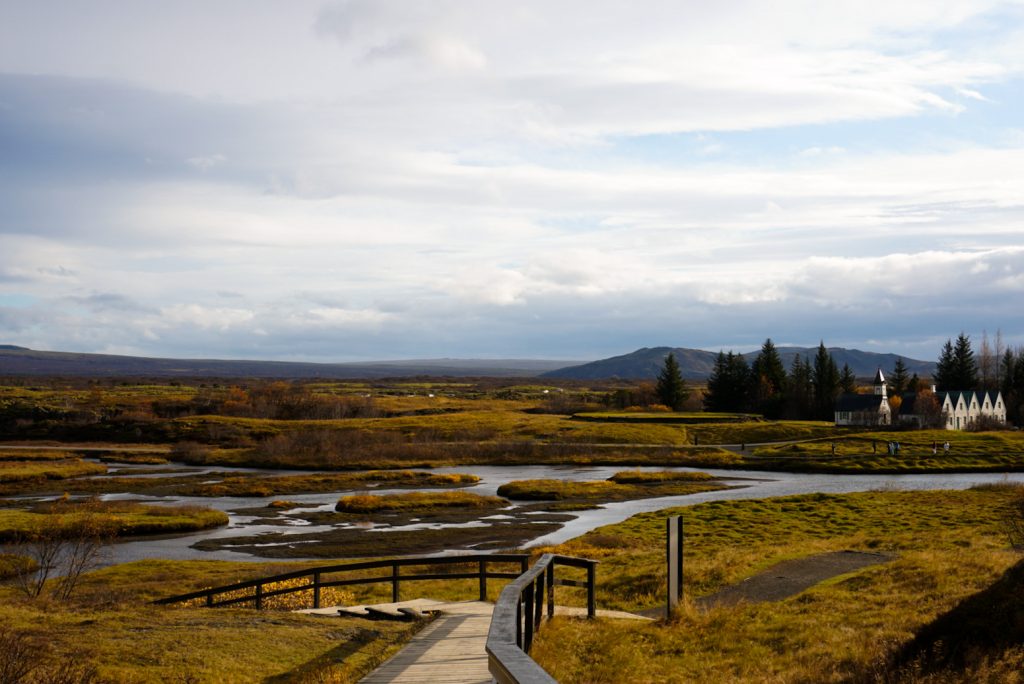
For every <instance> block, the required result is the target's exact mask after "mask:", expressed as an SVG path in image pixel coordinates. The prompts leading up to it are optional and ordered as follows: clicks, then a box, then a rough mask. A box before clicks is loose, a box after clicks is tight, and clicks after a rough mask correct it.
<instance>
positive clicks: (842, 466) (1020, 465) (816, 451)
mask: <svg viewBox="0 0 1024 684" xmlns="http://www.w3.org/2000/svg"><path fill="white" fill-rule="evenodd" d="M890 441H898V442H899V443H900V451H899V455H897V456H890V455H889V454H888V450H887V443H888V442H890ZM946 441H948V442H949V443H950V450H949V451H948V452H946V451H945V450H944V449H943V448H942V445H943V443H944V442H946ZM933 444H935V445H936V446H937V448H936V449H935V453H933V450H932V445H933ZM833 445H835V452H834V453H833V451H832V447H833ZM749 462H750V464H751V467H763V468H765V469H777V470H797V471H814V472H833V473H871V472H891V473H900V472H944V471H958V472H970V471H977V472H986V471H987V472H1005V471H1011V470H1020V469H1024V432H1022V431H1010V430H1007V431H999V432H979V433H972V432H954V431H947V430H920V431H899V432H865V433H859V434H855V435H847V436H844V437H836V438H827V439H819V440H815V441H810V442H802V443H800V444H789V445H784V446H771V447H759V448H758V449H756V450H755V451H754V453H753V458H750V459H749Z"/></svg>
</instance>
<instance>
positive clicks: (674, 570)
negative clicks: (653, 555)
mask: <svg viewBox="0 0 1024 684" xmlns="http://www.w3.org/2000/svg"><path fill="white" fill-rule="evenodd" d="M666 523H667V524H666V527H667V532H668V538H667V540H666V544H665V555H666V562H667V565H668V612H667V613H666V615H672V613H673V611H675V610H676V609H678V608H679V602H680V601H681V600H682V598H683V517H682V516H681V515H672V516H669V518H668V520H667V521H666Z"/></svg>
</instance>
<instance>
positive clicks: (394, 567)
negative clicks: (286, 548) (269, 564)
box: [153, 553, 530, 610]
mask: <svg viewBox="0 0 1024 684" xmlns="http://www.w3.org/2000/svg"><path fill="white" fill-rule="evenodd" d="M529 559H530V557H529V556H528V555H526V554H518V553H505V554H472V555H466V556H434V557H430V556H427V557H419V558H395V559H392V560H377V561H361V562H358V563H343V564H341V565H324V566H320V567H314V568H306V569H304V570H295V571H293V572H286V573H282V574H280V575H272V576H270V577H261V578H259V579H254V580H248V581H246V582H236V583H234V584H228V585H225V586H221V587H213V588H210V589H202V590H200V591H193V592H190V593H188V594H179V595H177V596H168V597H167V598H162V599H158V600H156V601H153V603H155V604H164V605H166V604H170V603H183V602H185V601H193V600H195V599H206V603H205V605H206V606H207V607H209V608H213V607H217V606H229V605H235V604H239V603H249V602H252V603H254V604H255V607H256V609H257V610H258V609H260V608H262V607H263V600H264V599H267V598H270V597H272V596H281V595H284V594H292V593H296V592H300V591H312V592H313V607H314V608H319V607H320V590H321V589H323V588H324V587H343V586H352V585H356V584H375V583H378V582H390V583H391V600H392V601H393V602H395V603H397V602H398V600H399V586H400V584H401V582H413V581H419V580H439V579H445V580H447V579H478V580H479V583H480V600H481V601H486V600H487V580H488V579H515V578H517V577H520V576H521V573H523V572H526V570H527V565H528V563H529ZM465 563H476V564H477V570H476V571H475V572H462V573H421V574H412V575H403V574H401V572H400V569H401V568H403V567H409V566H416V565H425V566H432V565H458V564H465ZM491 563H518V564H519V568H520V571H519V572H518V573H513V572H492V571H490V569H489V567H488V566H489V564H491ZM378 568H388V569H390V570H391V572H390V573H389V574H387V575H381V576H377V577H354V578H351V579H341V580H336V579H335V580H325V579H324V575H329V574H333V573H339V572H355V571H358V570H375V569H378ZM304 577H308V578H309V579H310V582H309V583H308V584H304V585H301V586H297V587H285V588H283V589H275V590H273V591H265V590H264V587H265V585H267V584H273V583H275V582H282V581H286V580H292V579H301V578H304ZM244 589H255V591H254V592H253V593H252V594H250V595H246V596H240V597H234V598H227V599H223V600H220V601H217V600H215V598H214V597H215V596H217V595H219V594H229V593H231V592H236V591H241V590H244Z"/></svg>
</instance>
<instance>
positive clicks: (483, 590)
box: [480, 558, 487, 601]
mask: <svg viewBox="0 0 1024 684" xmlns="http://www.w3.org/2000/svg"><path fill="white" fill-rule="evenodd" d="M480 600H481V601H486V600H487V561H486V560H484V559H483V558H481V559H480Z"/></svg>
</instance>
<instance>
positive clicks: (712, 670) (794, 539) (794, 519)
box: [533, 486, 1021, 682]
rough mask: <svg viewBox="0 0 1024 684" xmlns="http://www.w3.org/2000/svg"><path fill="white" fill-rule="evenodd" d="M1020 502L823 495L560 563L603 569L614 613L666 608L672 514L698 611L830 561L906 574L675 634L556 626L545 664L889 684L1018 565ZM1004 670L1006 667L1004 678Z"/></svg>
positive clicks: (684, 622)
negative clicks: (936, 630)
mask: <svg viewBox="0 0 1024 684" xmlns="http://www.w3.org/2000/svg"><path fill="white" fill-rule="evenodd" d="M1019 496H1021V491H1020V489H1019V488H1017V487H1011V486H994V487H985V488H979V489H975V490H968V491H955V492H896V491H892V492H889V491H880V492H868V493H863V494H848V495H842V496H835V495H825V494H817V495H806V496H796V497H784V498H777V499H764V500H752V501H726V502H712V503H707V504H701V505H697V506H693V507H690V508H685V509H678V510H670V511H661V512H658V513H652V514H641V515H637V516H634V517H633V518H630V519H629V520H627V521H624V522H623V523H620V524H618V525H612V526H608V527H604V528H600V529H598V530H594V531H592V532H590V533H588V534H586V535H583V536H582V537H580V538H577V539H575V540H572V541H570V542H568V543H566V544H563V545H561V546H559V547H557V549H555V550H557V551H558V552H560V553H568V554H572V555H581V556H586V557H591V558H596V559H599V560H600V561H601V565H600V569H599V592H598V604H599V605H600V606H602V607H612V608H622V609H627V610H635V609H639V608H647V607H650V606H654V605H658V604H659V603H663V601H664V595H663V592H664V586H665V576H664V573H665V571H664V567H663V565H664V559H663V554H664V548H663V546H664V518H665V516H666V515H668V514H672V513H681V514H682V515H683V516H684V521H685V526H686V543H685V563H684V567H685V586H686V592H687V597H688V598H690V599H692V598H693V597H696V596H702V595H706V594H709V593H712V592H713V591H715V590H717V589H719V588H721V587H723V586H726V585H731V584H734V583H736V582H739V581H741V580H742V579H743V578H745V577H747V576H750V575H751V574H754V573H756V572H759V571H761V570H764V569H767V568H768V567H770V566H771V565H773V564H775V563H777V562H779V561H782V560H787V559H792V558H800V557H804V556H808V555H812V554H815V553H820V552H825V551H837V550H845V549H853V550H862V551H884V552H887V553H890V554H893V555H894V556H895V560H894V561H892V562H890V563H886V564H884V565H879V566H874V567H871V568H867V569H864V570H861V571H859V572H855V573H851V574H849V575H846V576H841V577H838V578H835V579H833V580H830V581H827V582H825V583H823V584H821V585H818V586H817V587H815V588H813V589H811V590H810V591H807V592H805V593H803V594H801V595H798V596H796V597H794V598H791V599H788V600H785V601H781V602H778V603H763V604H740V605H738V606H734V607H718V608H714V609H710V610H703V609H697V608H696V607H694V605H693V604H692V603H691V602H689V601H687V602H686V604H685V605H684V607H683V609H682V610H681V611H680V613H679V614H678V615H677V616H675V618H674V619H673V620H671V621H669V622H667V623H666V622H663V623H652V624H638V625H628V624H623V623H619V622H611V621H601V620H598V621H594V622H586V621H574V620H555V621H554V622H553V623H552V624H550V625H547V626H546V627H545V628H544V630H542V631H541V633H540V634H541V637H540V641H539V643H538V645H537V647H536V650H535V651H534V654H533V655H534V657H535V658H537V659H538V661H540V662H541V663H542V664H543V665H544V666H545V667H546V668H547V669H548V670H549V671H550V672H551V673H552V674H553V675H554V676H555V677H556V678H557V679H558V680H559V681H563V682H614V681H621V679H620V677H621V673H622V672H630V681H635V682H675V681H678V682H688V681H723V682H731V681H744V682H747V681H749V682H809V681H814V682H846V681H890V680H885V679H884V678H881V677H883V676H884V675H885V674H886V672H887V670H886V663H888V662H889V659H890V658H891V657H892V654H893V652H894V651H895V650H896V649H898V647H899V646H900V645H901V644H903V643H905V642H907V641H908V640H909V639H911V638H912V637H913V635H914V633H915V632H916V631H918V630H920V629H922V628H923V627H924V626H925V625H927V624H928V623H930V622H931V621H932V620H934V619H935V618H936V617H937V616H938V615H940V614H941V613H943V612H944V611H946V610H949V609H950V608H952V607H953V606H955V605H956V604H957V603H959V602H960V601H961V600H963V599H964V598H965V597H967V596H969V595H970V594H972V593H974V592H977V591H980V590H982V589H984V588H985V587H987V586H989V585H990V584H992V583H993V582H994V581H995V580H996V579H997V578H998V577H999V576H1000V575H1001V574H1002V573H1003V572H1004V571H1006V570H1007V568H1009V567H1010V566H1011V565H1013V563H1015V562H1016V561H1017V559H1018V558H1019V556H1018V555H1016V554H1014V553H1013V552H1012V551H1011V550H1010V549H1009V547H1008V543H1007V538H1006V536H1005V534H1004V528H1003V524H1004V519H1005V515H1006V514H1007V511H1008V510H1009V506H1010V503H1011V502H1012V501H1013V500H1014V499H1015V498H1016V497H1019ZM854 635H856V638H853V637H854ZM1013 657H1014V656H1013V654H1012V653H1011V654H1009V655H1005V658H1009V659H1010V660H1007V662H1012V658H1013ZM1002 658H1004V655H1003V654H997V661H998V662H996V667H997V671H998V672H1000V673H1005V668H1004V669H998V668H999V667H1002V666H1001V665H999V662H1001V661H999V660H998V659H1002ZM890 674H891V673H890ZM876 676H877V677H879V678H878V679H877V680H876V679H873V677H876ZM891 681H904V680H900V679H893V680H891ZM906 681H910V680H906ZM936 681H968V680H958V679H951V680H941V679H940V680H936ZM990 681H1004V680H1002V679H998V678H997V679H992V680H990Z"/></svg>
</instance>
